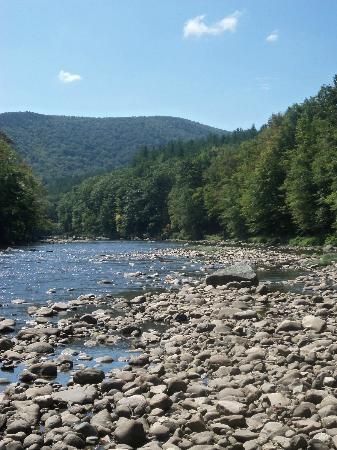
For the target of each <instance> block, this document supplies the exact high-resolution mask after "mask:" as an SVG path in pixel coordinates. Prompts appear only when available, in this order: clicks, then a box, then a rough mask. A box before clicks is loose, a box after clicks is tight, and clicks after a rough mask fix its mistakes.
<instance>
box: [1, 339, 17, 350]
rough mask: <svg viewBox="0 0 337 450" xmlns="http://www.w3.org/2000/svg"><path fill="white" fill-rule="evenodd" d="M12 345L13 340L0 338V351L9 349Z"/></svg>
mask: <svg viewBox="0 0 337 450" xmlns="http://www.w3.org/2000/svg"><path fill="white" fill-rule="evenodd" d="M13 347H14V342H13V341H11V340H10V339H7V338H2V339H0V351H3V350H10V349H11V348H13Z"/></svg>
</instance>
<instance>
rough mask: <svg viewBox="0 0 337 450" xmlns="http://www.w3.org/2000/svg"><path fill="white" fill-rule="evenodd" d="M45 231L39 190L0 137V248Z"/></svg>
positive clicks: (10, 146) (42, 201)
mask: <svg viewBox="0 0 337 450" xmlns="http://www.w3.org/2000/svg"><path fill="white" fill-rule="evenodd" d="M47 228H48V220H47V218H46V204H45V195H44V192H43V189H42V186H41V184H40V182H39V181H38V180H37V178H35V176H34V175H33V173H32V171H31V169H30V168H29V167H28V166H27V165H26V164H25V163H23V161H22V160H21V159H20V157H19V156H18V155H17V154H16V152H15V151H14V149H13V147H12V142H11V141H10V140H9V139H8V137H7V136H5V135H4V134H3V133H0V245H5V244H6V245H7V244H14V243H23V242H27V241H31V240H34V239H36V238H37V237H38V236H39V235H40V233H41V232H43V231H45V230H46V229H47Z"/></svg>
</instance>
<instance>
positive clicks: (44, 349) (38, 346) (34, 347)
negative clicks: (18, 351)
mask: <svg viewBox="0 0 337 450" xmlns="http://www.w3.org/2000/svg"><path fill="white" fill-rule="evenodd" d="M26 350H27V352H29V353H33V352H34V353H53V352H54V348H53V346H52V345H50V344H48V343H47V342H42V341H41V342H34V343H33V344H29V345H27V348H26Z"/></svg>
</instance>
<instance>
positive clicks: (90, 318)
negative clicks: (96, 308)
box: [80, 314, 97, 325]
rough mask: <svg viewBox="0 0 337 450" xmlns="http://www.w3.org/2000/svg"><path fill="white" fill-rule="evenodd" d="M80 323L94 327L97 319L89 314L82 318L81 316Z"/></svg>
mask: <svg viewBox="0 0 337 450" xmlns="http://www.w3.org/2000/svg"><path fill="white" fill-rule="evenodd" d="M80 321H81V322H86V323H88V324H90V325H96V324H97V319H96V317H94V316H92V315H91V314H84V316H82V317H81V318H80Z"/></svg>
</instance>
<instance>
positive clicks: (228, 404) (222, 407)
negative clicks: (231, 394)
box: [216, 400, 246, 415]
mask: <svg viewBox="0 0 337 450" xmlns="http://www.w3.org/2000/svg"><path fill="white" fill-rule="evenodd" d="M216 408H217V410H218V411H219V412H221V413H224V414H225V415H237V414H239V415H240V414H244V413H245V412H246V405H245V404H244V403H241V402H237V401H235V400H220V401H219V402H218V403H217V407H216Z"/></svg>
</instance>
